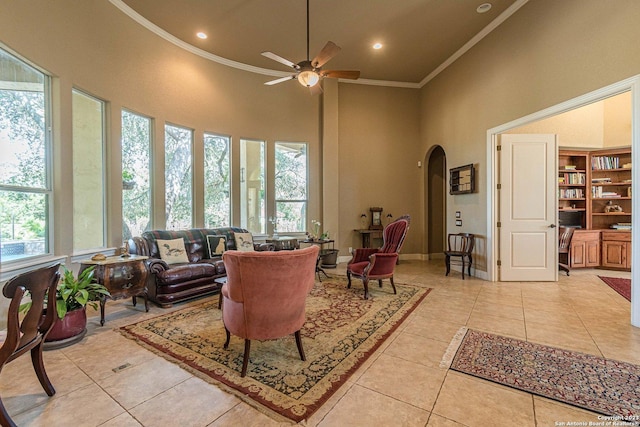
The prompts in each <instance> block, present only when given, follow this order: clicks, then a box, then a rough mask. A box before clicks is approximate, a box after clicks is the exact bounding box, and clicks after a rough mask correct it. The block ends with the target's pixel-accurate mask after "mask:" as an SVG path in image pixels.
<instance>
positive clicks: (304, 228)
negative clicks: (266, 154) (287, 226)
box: [272, 141, 309, 234]
mask: <svg viewBox="0 0 640 427" xmlns="http://www.w3.org/2000/svg"><path fill="white" fill-rule="evenodd" d="M287 144H299V145H303V146H304V147H305V191H304V192H305V195H306V198H305V199H278V198H276V195H277V194H278V190H277V185H278V179H277V175H278V165H277V162H276V153H277V152H278V145H287ZM273 168H274V170H273V189H274V192H273V193H274V194H273V196H274V199H273V212H274V217H275V218H278V203H304V205H305V208H304V211H305V215H304V218H302V220H303V221H304V223H303V225H302V230H296V231H282V232H284V233H288V234H296V233H306V231H307V229H308V225H309V143H308V142H300V141H275V142H274V149H273ZM274 226H275V224H273V225H272V227H274ZM272 231H273V230H272ZM280 232H281V230H280V228H279V227H278V233H280Z"/></svg>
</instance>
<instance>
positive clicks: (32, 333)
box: [0, 264, 60, 426]
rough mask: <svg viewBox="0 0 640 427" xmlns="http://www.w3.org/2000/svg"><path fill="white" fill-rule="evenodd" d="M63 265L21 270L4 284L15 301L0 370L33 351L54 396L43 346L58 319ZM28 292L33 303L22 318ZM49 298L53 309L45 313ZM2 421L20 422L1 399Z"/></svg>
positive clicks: (35, 365) (38, 372)
mask: <svg viewBox="0 0 640 427" xmlns="http://www.w3.org/2000/svg"><path fill="white" fill-rule="evenodd" d="M59 267H60V266H59V264H56V265H53V266H51V267H47V268H40V269H37V270H33V271H30V272H27V273H23V274H20V275H18V276H15V277H14V278H12V279H10V280H9V281H8V282H7V283H6V284H5V285H4V287H3V288H2V294H3V295H4V296H5V297H7V298H10V299H11V303H10V304H9V313H8V318H7V332H6V337H4V342H3V343H2V347H0V372H1V371H2V368H3V367H4V365H6V364H7V363H9V362H11V361H12V360H14V359H16V358H17V357H19V356H22V355H23V354H25V353H27V352H31V363H32V364H33V369H34V370H35V372H36V375H37V376H38V380H40V384H42V388H43V389H44V391H45V392H46V393H47V394H48V395H49V396H53V395H54V394H55V392H56V390H55V389H54V388H53V385H52V384H51V381H49V377H47V373H46V371H45V369H44V361H43V359H42V346H43V344H44V339H45V338H46V336H47V334H48V333H49V331H50V330H51V328H52V327H53V322H54V321H55V320H56V319H55V316H56V315H57V313H56V310H55V307H56V287H57V285H58V280H59V278H60V273H58V268H59ZM27 292H28V293H29V297H30V298H31V306H30V307H29V309H28V311H27V313H26V314H25V315H24V317H23V318H22V321H21V316H20V313H19V308H20V304H21V302H22V297H23V296H24V294H25V293H27ZM45 299H46V306H47V307H49V309H48V310H47V313H46V315H44V316H43V312H44V307H45ZM0 424H2V425H3V426H15V425H16V424H15V423H14V422H13V420H12V419H11V417H9V414H8V413H7V411H6V409H5V407H4V404H3V403H2V400H1V399H0Z"/></svg>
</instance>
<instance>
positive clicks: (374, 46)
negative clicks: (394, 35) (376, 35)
mask: <svg viewBox="0 0 640 427" xmlns="http://www.w3.org/2000/svg"><path fill="white" fill-rule="evenodd" d="M373 48H374V49H376V50H378V49H382V43H375V44H374V45H373Z"/></svg>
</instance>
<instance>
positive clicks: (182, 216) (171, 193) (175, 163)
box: [164, 124, 193, 230]
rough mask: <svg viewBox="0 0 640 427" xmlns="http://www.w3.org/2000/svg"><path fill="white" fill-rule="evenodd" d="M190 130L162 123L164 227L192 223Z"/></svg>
mask: <svg viewBox="0 0 640 427" xmlns="http://www.w3.org/2000/svg"><path fill="white" fill-rule="evenodd" d="M192 147H193V131H192V130H191V129H185V128H182V127H178V126H173V125H168V124H167V125H165V127H164V155H165V157H164V183H165V209H166V211H165V212H166V221H167V223H166V228H167V229H169V230H171V229H173V230H178V229H184V228H191V227H192V224H193V202H192V193H193V189H192V188H193V170H192V168H191V164H192V155H191V152H192V150H193V148H192Z"/></svg>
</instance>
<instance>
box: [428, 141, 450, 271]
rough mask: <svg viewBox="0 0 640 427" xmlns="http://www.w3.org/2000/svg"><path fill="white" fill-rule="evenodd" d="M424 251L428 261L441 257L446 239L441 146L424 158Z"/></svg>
mask: <svg viewBox="0 0 640 427" xmlns="http://www.w3.org/2000/svg"><path fill="white" fill-rule="evenodd" d="M425 164H426V166H427V167H426V170H425V191H426V195H425V204H426V206H425V210H424V211H425V213H426V218H425V220H426V224H425V230H426V231H427V236H426V237H427V239H426V250H427V254H428V256H429V259H438V258H442V257H443V251H444V249H445V248H444V245H445V238H446V217H445V215H446V211H447V209H446V200H447V197H446V184H447V182H446V170H447V159H446V156H445V153H444V150H443V149H442V147H441V146H439V145H437V146H435V147H433V148H432V149H431V150H430V151H429V152H428V153H427V155H426V157H425Z"/></svg>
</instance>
